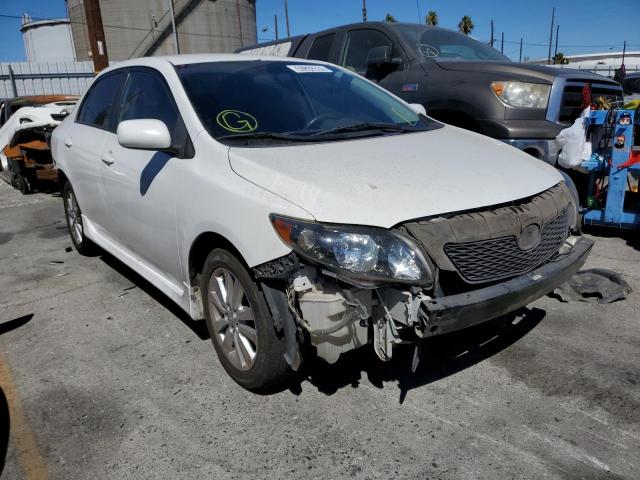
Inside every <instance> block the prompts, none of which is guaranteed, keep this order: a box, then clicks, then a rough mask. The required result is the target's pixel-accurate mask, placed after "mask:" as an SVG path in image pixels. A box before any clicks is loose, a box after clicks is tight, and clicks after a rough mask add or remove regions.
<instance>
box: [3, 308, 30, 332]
mask: <svg viewBox="0 0 640 480" xmlns="http://www.w3.org/2000/svg"><path fill="white" fill-rule="evenodd" d="M32 318H33V313H30V314H28V315H23V316H22V317H18V318H14V319H13V320H9V321H8V322H3V323H0V335H2V334H3V333H7V332H10V331H11V330H15V329H16V328H20V327H21V326H23V325H26V324H27V323H29V321H30V320H31V319H32Z"/></svg>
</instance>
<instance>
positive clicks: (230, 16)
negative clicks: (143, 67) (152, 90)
mask: <svg viewBox="0 0 640 480" xmlns="http://www.w3.org/2000/svg"><path fill="white" fill-rule="evenodd" d="M65 2H66V4H67V11H68V13H69V18H70V19H71V29H72V32H73V39H74V45H75V51H76V57H77V59H78V60H89V59H90V58H91V53H90V52H91V48H90V44H89V34H88V31H87V27H86V16H85V10H84V2H83V0H65ZM169 2H170V0H99V4H100V11H101V16H102V23H103V26H104V33H105V39H106V47H107V54H108V56H109V60H110V61H121V60H126V59H128V58H135V57H143V56H150V55H167V54H173V53H175V47H174V41H173V37H172V27H171V16H170V14H169V5H170V3H169ZM173 3H174V10H175V18H176V25H177V31H178V39H179V44H180V50H181V53H209V52H211V53H223V52H233V51H234V50H235V49H236V48H239V47H241V46H243V45H251V44H254V43H257V31H256V4H255V0H173Z"/></svg>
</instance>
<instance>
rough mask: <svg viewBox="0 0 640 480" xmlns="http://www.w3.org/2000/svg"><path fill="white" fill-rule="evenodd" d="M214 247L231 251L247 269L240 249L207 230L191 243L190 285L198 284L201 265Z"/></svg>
mask: <svg viewBox="0 0 640 480" xmlns="http://www.w3.org/2000/svg"><path fill="white" fill-rule="evenodd" d="M216 248H224V249H225V250H228V251H229V252H231V253H232V254H233V255H234V256H235V257H236V258H237V259H238V260H239V261H240V263H242V264H243V265H244V266H245V268H247V270H250V269H249V266H248V264H247V261H246V260H245V258H244V256H243V255H242V253H240V250H238V248H237V247H236V246H235V245H234V244H233V243H232V242H231V241H230V240H229V239H227V238H226V237H224V236H223V235H220V234H219V233H216V232H212V231H207V232H202V233H201V234H200V235H198V236H197V237H196V238H195V240H194V241H193V242H192V243H191V247H190V248H189V256H188V265H187V267H188V274H189V282H190V283H191V285H192V287H195V286H198V285H199V283H200V278H201V276H202V267H203V266H204V261H205V260H206V258H207V255H209V252H211V251H212V250H214V249H216Z"/></svg>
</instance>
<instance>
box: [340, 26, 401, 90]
mask: <svg viewBox="0 0 640 480" xmlns="http://www.w3.org/2000/svg"><path fill="white" fill-rule="evenodd" d="M381 46H388V47H391V51H392V54H391V56H392V58H397V59H399V60H400V62H401V63H400V64H399V65H397V66H395V67H393V68H389V69H388V70H384V71H371V70H369V69H368V68H367V56H368V54H369V52H370V51H371V50H372V49H373V48H376V47H381ZM338 63H339V65H341V66H342V67H344V68H346V69H348V70H351V71H352V72H355V73H357V74H359V75H362V76H363V77H366V78H368V79H369V80H372V81H374V82H376V83H378V84H379V85H380V86H381V87H383V88H385V89H387V90H388V91H390V92H391V93H393V94H395V95H399V96H400V95H401V92H402V84H403V81H404V77H405V71H406V70H405V65H406V56H405V54H404V52H403V50H402V48H401V47H400V45H399V43H398V42H396V41H394V40H393V39H392V37H391V36H390V35H389V34H388V33H387V32H385V31H383V30H381V29H377V28H371V27H357V28H352V29H349V30H348V31H347V32H346V33H345V34H344V37H343V42H342V48H341V49H340V52H339V57H338Z"/></svg>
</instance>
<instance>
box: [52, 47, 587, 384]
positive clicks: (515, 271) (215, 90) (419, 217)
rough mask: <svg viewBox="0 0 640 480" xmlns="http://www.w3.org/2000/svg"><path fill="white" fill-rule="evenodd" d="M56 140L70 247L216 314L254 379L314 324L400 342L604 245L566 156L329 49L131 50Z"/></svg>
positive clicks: (339, 349) (239, 377)
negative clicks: (367, 75) (445, 110)
mask: <svg viewBox="0 0 640 480" xmlns="http://www.w3.org/2000/svg"><path fill="white" fill-rule="evenodd" d="M52 149H53V154H54V158H55V161H56V164H57V167H58V169H59V172H60V179H61V183H62V191H63V199H64V206H65V212H66V217H67V222H68V225H69V230H70V233H71V238H72V240H73V243H74V245H75V247H76V249H77V250H78V251H79V252H80V253H82V254H88V253H91V252H92V251H95V248H96V246H99V247H100V248H102V249H104V250H106V251H108V252H109V253H111V254H112V255H114V256H115V257H117V258H118V259H120V260H121V261H122V262H124V263H125V264H127V265H128V266H130V267H131V268H132V269H134V270H135V271H136V272H138V273H139V274H141V275H142V276H143V277H145V278H146V279H147V280H149V281H150V282H151V283H152V284H153V285H155V286H156V287H157V288H158V289H159V290H161V291H162V292H163V293H164V294H165V295H167V296H168V297H169V298H171V299H172V300H173V301H175V302H176V303H177V304H178V305H180V307H182V308H183V309H184V310H185V311H186V312H188V313H189V314H190V315H191V317H192V318H194V319H201V318H204V319H205V320H206V323H207V326H208V329H209V332H210V335H211V339H212V341H213V344H214V346H215V349H216V351H217V353H218V356H219V359H220V361H221V363H222V366H223V367H224V368H225V369H226V370H227V372H228V373H229V374H230V375H231V376H232V377H233V379H234V380H235V381H236V382H238V383H239V384H240V385H242V386H244V387H245V388H248V389H251V390H264V389H271V388H274V387H275V386H276V385H280V384H282V382H284V381H285V379H286V378H288V376H289V375H290V374H291V372H292V371H294V370H297V369H299V367H300V364H301V362H302V360H303V356H302V354H301V351H303V349H301V346H302V345H303V344H309V345H312V346H314V347H315V352H316V354H317V355H318V356H320V357H321V358H323V359H325V360H326V361H328V362H335V361H337V360H338V357H339V356H340V355H341V353H343V352H346V351H348V350H352V349H355V348H358V347H361V346H363V345H366V344H368V343H371V344H372V346H373V348H374V350H375V352H376V354H377V355H378V356H379V357H380V358H381V359H383V360H389V359H390V358H391V356H392V354H393V350H394V347H395V345H397V344H399V343H413V344H415V345H418V344H419V340H420V339H421V338H424V337H429V336H433V335H439V334H442V333H446V332H450V331H454V330H458V329H461V328H465V327H468V326H471V325H474V324H477V323H480V322H484V321H487V320H489V319H492V318H495V317H497V316H500V315H503V314H506V313H508V312H511V311H514V310H516V309H518V308H520V307H522V306H524V305H526V304H527V303H529V302H530V301H532V300H534V299H536V298H538V297H540V296H542V295H544V294H546V293H548V292H549V291H551V290H552V289H553V288H555V287H556V286H557V285H558V284H560V283H562V282H563V281H565V280H566V279H567V278H568V277H569V276H571V275H572V274H573V273H574V272H575V271H576V270H577V269H578V268H580V266H581V265H582V264H583V263H584V261H585V260H586V257H587V255H588V254H589V251H590V249H591V245H592V244H591V242H590V241H589V240H587V239H585V238H581V237H577V236H574V235H573V233H572V232H574V231H575V230H576V227H577V221H578V215H577V198H576V193H575V189H574V188H573V186H572V184H571V183H570V181H569V180H567V179H566V178H565V177H563V176H562V175H561V174H560V173H559V172H558V171H556V170H555V169H553V168H552V167H550V166H549V165H546V164H545V163H543V162H540V161H538V160H536V159H534V158H532V157H530V156H528V155H526V154H524V153H522V152H519V151H517V150H516V149H513V148H511V147H509V146H507V145H504V144H502V143H501V142H498V141H495V140H491V139H489V138H486V137H483V136H481V135H478V134H475V133H471V132H468V131H465V130H461V129H458V128H455V127H451V126H446V125H443V124H441V123H438V122H436V121H435V120H433V119H431V118H429V117H427V116H426V115H425V114H424V109H423V108H422V107H421V106H415V105H408V104H406V103H404V102H403V101H402V100H400V99H398V98H397V97H395V96H393V95H391V94H390V93H388V92H386V91H385V90H383V89H381V88H380V87H378V86H376V85H375V84H373V83H371V82H369V81H367V80H365V79H363V78H362V77H360V76H358V75H355V74H353V73H351V72H349V71H347V70H345V69H342V68H340V67H337V66H335V65H330V64H326V63H321V62H309V61H304V60H298V59H290V58H269V57H251V56H247V55H193V56H175V57H166V58H144V59H138V60H131V61H127V62H122V63H119V64H118V65H117V66H115V67H111V68H109V69H107V70H105V71H104V72H103V73H101V74H100V76H99V77H98V78H97V79H96V81H95V82H94V84H93V85H92V87H91V88H90V89H89V91H88V92H87V93H86V94H85V95H84V97H83V98H82V99H81V102H80V104H79V107H78V109H77V110H76V112H75V113H74V114H72V115H70V116H69V117H68V118H67V119H66V120H65V121H64V122H63V123H62V125H61V126H60V127H58V128H57V129H56V130H55V132H54V135H53V140H52ZM308 350H309V349H304V351H308ZM418 352H419V350H418V348H417V347H416V355H415V357H414V358H415V359H416V360H417V359H418V358H419V357H418V355H417V353H418ZM414 366H415V362H414Z"/></svg>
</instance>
